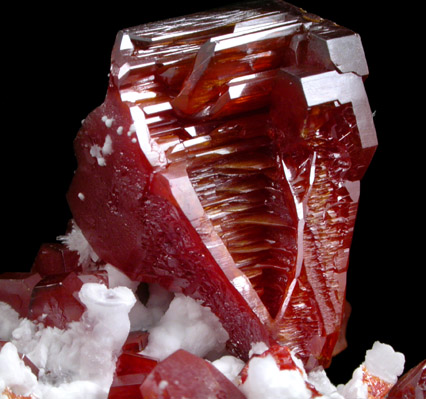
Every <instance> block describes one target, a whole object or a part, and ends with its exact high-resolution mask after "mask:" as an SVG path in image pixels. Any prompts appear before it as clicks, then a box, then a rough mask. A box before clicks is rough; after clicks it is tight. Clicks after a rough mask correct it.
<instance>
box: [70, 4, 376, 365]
mask: <svg viewBox="0 0 426 399" xmlns="http://www.w3.org/2000/svg"><path fill="white" fill-rule="evenodd" d="M367 75H368V68H367V64H366V62H365V57H364V53H363V50H362V44H361V40H360V37H359V36H358V35H357V34H356V33H354V32H352V31H350V30H349V29H346V28H343V27H341V26H338V25H336V24H334V23H332V22H330V21H327V20H324V19H322V18H320V17H318V16H315V15H312V14H308V13H306V12H304V11H302V10H300V9H298V8H297V7H294V6H292V5H290V4H288V3H285V2H282V1H278V0H276V1H264V2H246V3H244V4H240V5H235V6H233V7H229V8H226V9H218V10H212V11H210V12H204V13H197V14H193V15H189V16H185V17H182V18H175V19H170V20H165V21H159V22H154V23H149V24H146V25H142V26H136V27H133V28H129V29H124V30H122V31H120V32H119V33H118V35H117V39H116V43H115V45H114V48H113V51H112V63H111V74H110V81H109V88H108V93H107V96H106V99H105V102H104V103H103V104H102V105H101V106H100V107H98V108H97V109H96V110H94V111H93V112H92V113H91V114H90V115H89V116H88V117H87V118H86V119H85V122H84V124H83V125H82V128H81V130H80V131H79V133H78V136H77V138H76V141H75V150H76V155H77V160H78V169H77V170H76V173H75V176H74V179H73V182H72V184H71V187H70V190H69V192H68V202H69V205H70V208H71V211H72V214H73V217H74V220H75V222H76V223H77V225H78V226H79V227H80V228H81V230H82V231H83V233H84V235H85V237H86V238H87V240H88V241H89V242H90V245H91V246H92V247H93V249H94V250H95V252H96V253H97V254H98V255H99V257H100V258H101V259H103V260H104V261H105V262H109V263H111V264H113V265H114V266H116V267H118V268H120V269H121V270H123V271H125V272H126V273H127V274H128V275H129V276H130V277H131V278H132V279H135V280H139V281H146V282H153V281H155V282H159V283H160V284H162V285H163V286H164V287H166V288H167V289H169V290H171V291H174V292H183V293H184V294H186V295H190V296H192V297H193V298H196V299H199V300H201V301H202V302H203V303H204V304H205V306H209V307H210V308H211V309H212V310H213V312H214V313H215V314H216V315H217V316H218V317H219V318H220V320H221V321H222V323H223V325H224V327H225V329H227V331H228V333H229V335H230V341H229V345H228V348H229V350H230V351H231V352H232V353H234V354H237V355H238V356H240V357H241V358H243V359H247V356H248V352H249V350H250V345H251V343H253V342H258V341H264V342H273V341H278V342H280V343H282V344H285V345H289V346H290V347H291V348H293V349H294V350H296V352H297V353H298V354H299V356H300V357H301V358H302V359H304V361H305V364H306V366H307V367H308V368H309V367H314V366H315V365H317V364H322V365H325V366H327V365H328V364H329V363H330V360H331V357H332V355H333V353H337V352H339V351H340V350H341V349H342V348H343V346H344V339H343V338H342V337H341V336H340V335H341V334H340V333H341V330H343V329H342V320H343V318H344V306H345V287H346V271H347V266H348V256H349V250H350V244H351V238H352V234H353V227H354V222H355V217H356V210H357V204H358V198H359V182H360V180H361V178H362V176H363V174H364V173H365V171H366V169H367V167H368V165H369V162H370V160H371V158H372V156H373V154H374V151H375V148H376V146H377V139H376V134H375V129H374V125H373V121H372V114H371V110H370V107H369V104H368V100H367V96H366V93H365V90H364V85H363V82H364V79H365V78H366V77H367Z"/></svg>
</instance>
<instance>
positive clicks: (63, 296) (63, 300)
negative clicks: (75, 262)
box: [28, 272, 85, 329]
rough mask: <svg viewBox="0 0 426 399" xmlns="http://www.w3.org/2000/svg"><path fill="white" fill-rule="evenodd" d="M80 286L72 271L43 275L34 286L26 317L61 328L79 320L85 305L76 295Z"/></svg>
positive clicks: (80, 282)
mask: <svg viewBox="0 0 426 399" xmlns="http://www.w3.org/2000/svg"><path fill="white" fill-rule="evenodd" d="M82 286H83V282H82V281H81V280H80V279H79V278H78V276H77V275H76V274H75V273H74V272H71V273H65V274H58V275H53V276H48V277H45V278H44V279H42V280H41V281H40V282H39V283H38V284H37V285H36V286H35V287H34V290H33V293H32V297H31V305H30V311H29V314H28V318H29V319H31V320H40V321H42V322H43V323H44V324H45V325H46V326H49V327H57V328H61V329H64V328H66V325H67V324H68V323H70V322H71V321H77V320H80V318H81V315H82V314H83V313H84V310H85V307H84V305H83V304H82V303H81V302H80V300H79V299H78V296H77V295H78V292H79V291H80V289H81V287H82Z"/></svg>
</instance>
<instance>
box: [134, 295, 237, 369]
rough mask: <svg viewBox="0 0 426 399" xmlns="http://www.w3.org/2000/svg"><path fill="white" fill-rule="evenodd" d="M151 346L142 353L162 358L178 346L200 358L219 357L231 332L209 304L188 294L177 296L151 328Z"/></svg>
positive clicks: (149, 344) (149, 343)
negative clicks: (224, 326)
mask: <svg viewBox="0 0 426 399" xmlns="http://www.w3.org/2000/svg"><path fill="white" fill-rule="evenodd" d="M149 333H150V335H149V342H148V346H147V347H146V348H145V350H144V351H143V352H142V354H144V355H146V356H150V357H154V358H156V359H159V360H163V359H165V358H166V357H167V356H169V355H171V354H172V353H173V352H175V351H176V350H178V349H184V350H186V351H188V352H190V353H192V354H194V355H197V356H199V357H209V356H210V357H211V356H213V357H214V356H215V355H216V357H217V355H218V354H221V353H223V351H224V350H225V344H226V341H228V339H229V335H228V333H227V332H226V330H225V329H224V328H223V327H222V325H221V323H220V321H219V319H218V318H217V317H216V316H215V315H214V314H213V313H212V312H211V310H210V309H209V308H207V307H204V306H202V305H201V303H199V302H198V301H196V300H194V299H192V298H190V297H186V296H184V295H180V294H178V295H176V297H175V298H174V299H173V300H172V302H171V303H170V306H169V308H168V309H167V311H166V313H165V314H164V316H163V317H162V318H161V319H160V320H159V322H158V323H157V324H156V325H155V326H154V327H153V328H151V329H149Z"/></svg>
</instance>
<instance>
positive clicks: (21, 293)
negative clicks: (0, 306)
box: [0, 273, 41, 317]
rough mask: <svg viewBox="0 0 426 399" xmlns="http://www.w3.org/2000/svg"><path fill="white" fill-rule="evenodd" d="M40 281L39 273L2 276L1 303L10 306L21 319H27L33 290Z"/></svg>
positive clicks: (0, 277)
mask: <svg viewBox="0 0 426 399" xmlns="http://www.w3.org/2000/svg"><path fill="white" fill-rule="evenodd" d="M40 280H41V276H40V274H38V273H2V274H0V301H1V302H5V303H7V304H9V305H10V306H11V307H12V308H13V309H14V310H15V311H17V312H18V313H19V315H20V316H21V317H27V315H28V309H29V305H30V301H31V294H32V292H33V288H34V287H35V286H36V285H37V284H38V282H39V281H40Z"/></svg>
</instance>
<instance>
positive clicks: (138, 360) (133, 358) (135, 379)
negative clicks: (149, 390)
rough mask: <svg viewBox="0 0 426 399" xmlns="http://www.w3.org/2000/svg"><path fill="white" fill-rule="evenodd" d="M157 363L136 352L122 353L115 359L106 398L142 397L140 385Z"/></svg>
mask: <svg viewBox="0 0 426 399" xmlns="http://www.w3.org/2000/svg"><path fill="white" fill-rule="evenodd" d="M157 363H158V362H157V361H155V360H153V359H150V358H147V357H146V356H143V355H140V354H137V353H128V352H124V353H122V354H121V355H120V356H119V357H118V360H117V365H116V370H115V374H114V380H113V383H112V386H111V389H110V391H109V395H108V399H119V398H129V399H130V398H133V399H135V398H141V399H142V396H141V393H140V386H141V384H142V383H143V382H144V381H145V379H146V377H147V375H148V374H149V373H150V372H151V371H152V370H153V369H154V367H155V366H156V365H157Z"/></svg>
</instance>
